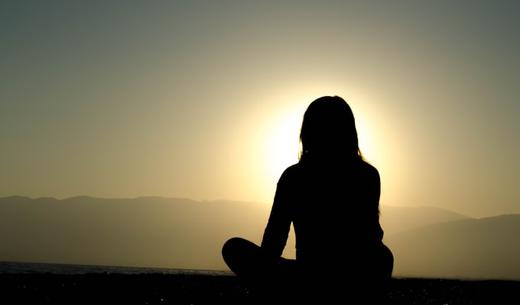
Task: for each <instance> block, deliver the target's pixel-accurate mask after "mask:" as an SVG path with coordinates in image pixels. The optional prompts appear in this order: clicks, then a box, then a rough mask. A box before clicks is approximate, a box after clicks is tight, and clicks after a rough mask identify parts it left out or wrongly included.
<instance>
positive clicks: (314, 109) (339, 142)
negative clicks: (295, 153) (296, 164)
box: [300, 96, 362, 161]
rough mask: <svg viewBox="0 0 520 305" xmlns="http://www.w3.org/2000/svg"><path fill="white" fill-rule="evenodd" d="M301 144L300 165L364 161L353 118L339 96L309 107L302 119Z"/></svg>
mask: <svg viewBox="0 0 520 305" xmlns="http://www.w3.org/2000/svg"><path fill="white" fill-rule="evenodd" d="M300 141H301V143H302V151H301V154H300V161H306V160H317V159H325V160H327V159H337V158H342V159H362V154H361V151H360V150H359V144H358V136H357V131H356V123H355V120H354V114H353V113H352V109H350V106H349V105H348V104H347V102H345V100H344V99H342V98H341V97H339V96H323V97H320V98H318V99H316V100H315V101H313V102H312V103H311V104H310V105H309V107H308V108H307V110H306V111H305V114H304V115H303V123H302V128H301V132H300Z"/></svg>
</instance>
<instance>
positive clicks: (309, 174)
mask: <svg viewBox="0 0 520 305" xmlns="http://www.w3.org/2000/svg"><path fill="white" fill-rule="evenodd" d="M300 140H301V143H302V154H301V156H300V161H299V162H298V163H297V164H295V165H292V166H290V167H289V168H287V169H286V170H285V171H284V173H283V174H282V176H281V177H280V180H279V181H278V184H277V189H276V194H275V198H274V203H273V206H272V210H271V214H270V216H269V221H268V223H267V226H266V228H265V232H264V236H263V239H262V244H261V246H260V247H258V246H257V245H255V244H253V243H252V242H249V241H247V240H244V239H241V238H232V239H230V240H228V241H227V242H226V244H225V245H224V247H223V249H222V254H223V257H224V260H225V262H226V263H227V265H228V266H229V268H230V269H231V270H232V271H233V272H234V273H235V274H237V275H238V276H239V277H241V278H243V279H245V280H246V281H248V282H249V283H251V284H252V285H256V286H257V287H271V288H275V289H280V290H286V289H285V288H287V289H289V288H292V289H293V292H296V293H297V294H300V295H301V294H302V293H303V292H309V291H312V290H314V291H320V292H319V293H323V290H324V289H325V290H326V291H328V292H327V294H328V293H329V292H331V291H343V292H342V293H346V291H352V292H353V291H355V292H360V291H363V292H366V291H367V290H368V291H369V292H374V293H375V292H377V291H378V290H380V288H381V286H382V285H383V284H384V283H385V282H387V281H388V280H389V279H390V277H391V275H392V269H393V256H392V253H391V252H390V250H389V249H388V248H387V247H386V246H385V245H384V244H383V242H382V238H383V230H382V229H381V226H380V224H379V196H380V179H379V173H378V171H377V170H376V169H375V168H374V167H373V166H371V165H370V164H368V163H367V162H365V161H364V160H363V158H362V156H361V152H360V150H359V146H358V137H357V132H356V126H355V121H354V115H353V113H352V110H351V109H350V107H349V106H348V104H347V103H346V102H345V101H344V100H343V99H342V98H340V97H337V96H334V97H331V96H324V97H321V98H318V99H317V100H315V101H313V102H312V103H311V104H310V105H309V107H308V108H307V110H306V111H305V115H304V117H303V123H302V128H301V134H300ZM291 223H292V224H293V226H294V230H295V234H296V260H288V259H285V258H282V257H281V255H282V251H283V249H284V247H285V244H286V241H287V236H288V233H289V229H290V225H291ZM338 276H339V280H338ZM351 288H353V289H351ZM342 289H343V290H342Z"/></svg>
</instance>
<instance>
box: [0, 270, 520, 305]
mask: <svg viewBox="0 0 520 305" xmlns="http://www.w3.org/2000/svg"><path fill="white" fill-rule="evenodd" d="M347 290H348V289H346V290H345V293H344V295H345V300H342V301H341V300H337V304H358V302H352V300H349V297H348V292H347ZM258 303H269V304H281V303H280V302H277V301H276V300H272V301H263V302H259V300H258V298H257V296H256V295H255V294H254V293H252V292H251V291H249V290H248V289H246V288H245V287H244V285H243V284H242V283H241V282H240V281H239V280H238V279H237V278H236V277H234V276H230V275H201V274H174V275H172V274H108V273H107V274H83V275H78V274H74V275H60V274H0V304H1V305H9V304H143V305H144V304H150V305H151V304H258ZM319 303H321V302H315V301H314V302H312V301H311V302H305V304H319ZM335 303H336V302H335ZM381 303H382V304H391V305H393V304H439V305H444V304H450V305H456V304H519V305H520V282H515V281H459V280H435V279H393V280H392V282H391V283H390V287H389V290H388V293H387V294H386V295H385V296H384V298H383V301H381Z"/></svg>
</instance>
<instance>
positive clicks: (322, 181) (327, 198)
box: [264, 159, 383, 265]
mask: <svg viewBox="0 0 520 305" xmlns="http://www.w3.org/2000/svg"><path fill="white" fill-rule="evenodd" d="M379 190H380V183H379V174H378V172H377V170H376V169H375V168H374V167H372V166H371V165H369V164H368V163H366V162H364V161H363V160H361V159H354V160H350V161H345V160H343V161H338V162H330V161H328V162H319V163H318V162H310V161H309V162H300V163H298V164H295V165H293V166H291V167H289V168H288V169H287V170H286V171H285V172H284V174H283V175H282V177H281V178H280V181H279V182H278V191H277V195H276V199H275V200H276V201H278V202H277V203H275V204H277V205H279V206H280V208H279V209H278V211H279V212H281V214H282V215H281V217H278V216H277V215H273V214H272V215H271V217H270V220H269V223H268V226H267V228H266V233H267V234H265V236H264V244H266V245H268V244H270V242H269V241H266V240H265V238H268V239H269V238H281V239H283V238H284V236H283V235H279V236H276V234H272V233H269V232H268V231H269V230H270V229H269V227H273V229H276V230H278V229H279V227H280V225H279V224H277V223H276V222H278V221H280V222H283V221H292V223H293V225H294V229H295V233H296V251H297V252H296V253H297V260H298V261H300V262H302V263H305V264H315V263H319V264H320V265H323V262H324V261H331V262H332V261H336V259H335V258H338V259H341V260H344V259H345V258H346V257H347V256H355V254H360V255H362V253H363V252H365V251H369V249H370V248H372V247H374V246H377V245H378V243H380V242H381V239H382V236H383V231H382V230H381V227H380V225H379V221H378V218H379V213H378V202H379ZM283 214H286V215H283ZM284 217H285V219H284ZM272 222H274V223H272ZM274 244H276V243H274Z"/></svg>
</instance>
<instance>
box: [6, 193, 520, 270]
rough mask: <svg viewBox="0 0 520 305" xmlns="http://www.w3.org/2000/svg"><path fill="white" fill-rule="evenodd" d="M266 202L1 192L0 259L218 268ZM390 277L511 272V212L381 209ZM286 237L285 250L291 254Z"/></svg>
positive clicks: (251, 231)
mask: <svg viewBox="0 0 520 305" xmlns="http://www.w3.org/2000/svg"><path fill="white" fill-rule="evenodd" d="M269 209H270V205H269V204H262V203H251V202H249V203H248V202H237V201H226V200H218V201H195V200H190V199H182V198H161V197H139V198H133V199H104V198H93V197H88V196H78V197H72V198H67V199H63V200H58V199H55V198H37V199H31V198H27V197H20V196H13V197H5V198H0V243H1V245H2V246H1V247H0V261H33V262H51V263H71V264H96V265H126V266H150V267H154V266H155V267H170V268H188V269H224V268H225V266H224V263H223V261H222V259H221V257H220V249H221V245H222V243H223V242H224V241H225V240H226V239H227V238H229V237H232V236H243V237H245V238H249V239H251V240H253V241H255V242H259V240H260V238H261V236H262V232H263V229H264V226H265V223H266V221H267V217H268V213H269ZM381 223H382V225H383V228H384V230H385V243H387V244H388V245H389V246H390V247H391V249H392V250H393V252H394V254H395V256H396V268H395V274H396V275H414V276H434V277H471V278H473V277H478V278H514V279H520V265H519V260H518V259H517V258H518V257H520V250H519V249H520V247H519V246H518V242H517V239H516V234H517V232H520V215H503V216H496V217H489V218H482V219H472V218H469V217H466V216H464V215H460V214H457V213H454V212H451V211H447V210H442V209H437V208H432V207H393V206H384V207H382V211H381ZM292 247H294V241H293V240H292V239H291V240H290V241H289V243H288V250H287V251H286V252H285V254H286V255H288V256H294V249H292Z"/></svg>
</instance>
